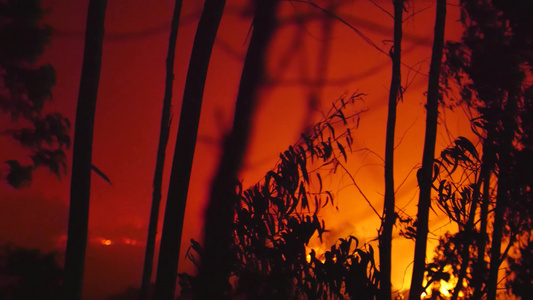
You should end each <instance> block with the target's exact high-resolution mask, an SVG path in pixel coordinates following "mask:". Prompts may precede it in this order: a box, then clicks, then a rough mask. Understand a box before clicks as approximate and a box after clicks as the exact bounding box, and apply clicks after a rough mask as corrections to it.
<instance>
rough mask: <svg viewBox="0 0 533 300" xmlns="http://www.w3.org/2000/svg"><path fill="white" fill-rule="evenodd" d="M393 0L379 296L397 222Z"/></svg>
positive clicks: (387, 293) (397, 73)
mask: <svg viewBox="0 0 533 300" xmlns="http://www.w3.org/2000/svg"><path fill="white" fill-rule="evenodd" d="M393 3H394V46H393V48H392V50H391V58H392V78H391V85H390V91H389V112H388V117H387V136H386V145H385V199H384V203H383V217H382V223H381V232H380V235H379V265H380V293H379V299H381V300H390V299H391V267H392V266H391V251H392V229H393V227H394V223H395V222H396V213H395V212H394V206H395V202H396V201H395V197H394V146H395V145H394V132H395V129H396V106H397V104H398V101H399V100H400V99H401V97H402V85H401V80H402V76H401V66H402V65H401V63H402V61H401V57H402V21H403V0H393Z"/></svg>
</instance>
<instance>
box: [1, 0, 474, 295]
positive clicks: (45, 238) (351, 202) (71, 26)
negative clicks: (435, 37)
mask: <svg viewBox="0 0 533 300" xmlns="http://www.w3.org/2000/svg"><path fill="white" fill-rule="evenodd" d="M201 2H202V1H184V7H183V9H182V18H181V24H180V30H179V34H178V43H177V49H178V50H177V53H176V67H175V76H176V77H175V81H174V98H173V107H174V109H173V114H174V120H173V123H172V125H173V126H172V131H171V136H170V141H169V145H170V147H169V148H168V149H167V168H166V170H165V174H166V176H165V178H166V181H168V175H169V171H170V170H169V167H170V159H171V157H172V151H173V149H172V148H173V145H174V141H175V136H176V132H177V124H178V120H177V118H179V108H180V105H181V96H182V93H183V86H184V81H185V75H186V70H187V66H188V59H189V54H190V51H191V47H192V41H193V38H194V33H195V30H196V22H197V19H198V16H199V13H200V11H201V7H202V5H201ZM247 2H248V1H245V0H239V1H228V2H227V9H226V12H225V14H224V17H223V19H222V23H221V25H220V29H219V33H218V36H217V42H216V43H215V49H214V51H213V56H212V59H211V65H210V69H209V74H208V79H207V83H206V90H205V95H204V100H203V108H202V117H201V123H200V129H199V140H198V145H197V148H196V151H197V152H196V154H195V162H194V165H193V172H192V177H191V188H190V189H189V203H188V205H187V213H186V220H185V232H184V236H183V241H184V242H183V243H182V256H183V254H184V253H185V252H184V250H185V249H186V248H187V247H188V241H189V239H190V238H199V237H200V234H201V230H202V228H201V226H202V225H201V220H202V214H203V208H204V203H205V197H206V195H207V192H208V189H209V183H210V179H211V175H212V171H213V168H214V167H215V166H216V162H217V158H218V150H219V142H220V139H221V136H222V134H223V133H224V132H225V130H228V129H229V125H230V124H231V119H232V109H233V104H234V101H235V98H236V93H237V89H238V84H239V78H240V72H241V67H242V62H243V59H244V55H245V53H246V45H247V44H246V43H247V34H248V32H249V26H250V21H251V18H250V16H249V14H248V15H244V14H243V13H242V7H243V3H247ZM318 2H319V3H322V4H324V3H327V2H328V1H318ZM329 2H331V3H344V2H345V3H344V4H340V5H339V6H338V7H337V12H338V14H339V16H341V17H342V18H343V19H344V20H346V21H347V22H348V23H350V24H351V25H352V26H353V27H355V28H357V29H358V30H360V31H361V32H362V33H364V35H366V36H367V37H368V38H369V39H370V40H371V41H372V42H373V43H374V44H375V47H377V48H380V49H381V50H382V51H384V52H385V53H388V51H389V47H390V46H391V44H392V43H391V41H390V40H391V39H392V23H393V20H392V18H391V17H390V16H388V15H387V14H386V13H385V12H383V11H382V10H380V9H379V8H378V7H376V6H375V5H374V4H372V3H371V2H370V1H366V0H359V1H342V0H338V1H329ZM375 2H376V3H378V4H380V5H382V6H383V8H385V9H386V10H388V11H392V9H391V6H392V5H391V3H389V2H391V1H388V0H387V1H382V0H380V1H375ZM44 3H45V7H48V8H50V13H49V14H48V16H47V17H46V22H47V24H49V25H51V26H52V27H54V28H55V29H56V34H55V36H54V37H53V39H52V43H51V45H50V46H49V47H48V48H47V50H46V52H45V54H44V56H43V58H42V60H41V61H42V62H49V63H51V64H52V65H53V66H54V67H55V69H56V72H57V85H56V87H55V88H54V102H53V103H50V104H49V105H48V106H47V108H46V109H47V110H50V111H58V112H61V113H63V114H64V115H66V116H68V117H69V118H70V120H71V121H74V114H75V107H76V100H77V93H78V85H79V78H80V72H81V61H82V54H83V37H84V27H85V19H86V9H87V3H88V1H87V0H83V1H70V0H46V1H44ZM173 5H174V1H172V0H161V1H144V0H129V1H109V3H108V11H107V16H106V36H105V39H104V49H103V60H102V73H101V78H100V89H99V94H98V104H97V112H96V121H95V122H96V124H95V136H94V149H93V163H94V164H95V165H96V166H97V167H98V168H100V169H101V170H102V171H103V172H104V173H106V174H107V176H108V177H109V178H110V179H111V181H112V182H113V185H112V186H110V185H108V184H107V183H106V182H105V181H103V180H101V179H100V178H98V177H96V176H93V183H92V195H91V211H90V224H89V234H90V241H91V243H90V245H89V248H88V252H87V266H86V270H87V272H86V285H85V290H84V295H85V296H86V297H88V299H99V298H102V297H103V295H105V294H109V293H118V292H120V291H123V290H125V288H126V287H127V286H128V285H135V286H138V285H139V283H140V279H141V272H142V259H143V255H144V240H145V238H146V231H147V224H148V217H149V209H150V201H151V192H152V186H151V183H152V177H153V172H154V164H155V157H156V148H157V138H158V136H159V122H160V116H161V106H162V98H163V89H164V73H165V72H164V60H165V58H166V57H165V56H166V49H167V43H168V34H169V26H170V19H171V14H172V8H173ZM408 5H409V7H408V9H409V12H408V13H407V15H409V14H410V13H412V12H413V11H417V12H419V13H417V14H416V15H414V16H412V17H410V18H409V19H408V20H406V21H405V22H404V43H403V57H402V59H403V62H404V64H405V65H406V66H404V67H403V68H402V83H403V85H404V86H405V85H408V88H407V91H406V93H405V95H404V100H403V102H402V103H401V104H400V105H399V106H398V121H397V122H398V123H397V129H396V136H397V143H398V147H397V149H396V154H395V155H396V166H395V168H396V169H395V173H396V175H395V180H396V185H397V186H398V185H399V184H400V183H401V182H402V181H403V180H404V179H405V178H407V179H406V181H405V183H404V184H403V185H402V187H401V188H399V190H398V194H397V202H398V203H397V206H398V207H400V208H404V207H405V209H406V212H407V213H409V214H410V215H411V216H415V214H416V203H417V201H418V198H417V191H416V180H415V176H414V175H415V173H414V172H412V173H410V172H411V170H412V169H413V168H414V167H416V166H417V165H419V163H420V161H421V158H422V145H423V135H424V123H425V115H424V107H423V105H424V102H425V99H424V96H423V92H424V91H425V89H426V86H427V76H426V75H424V74H427V71H428V69H429V61H430V55H431V43H432V33H433V24H434V10H435V7H434V1H425V0H422V1H410V2H408ZM281 7H282V9H281V11H280V15H281V16H282V17H281V18H282V20H289V19H292V18H293V17H294V16H295V15H307V14H312V15H313V16H320V15H321V14H320V12H319V11H317V10H316V9H314V8H312V7H310V6H309V5H306V4H302V3H297V2H288V1H286V2H283V4H282V5H281ZM458 17H459V15H458V9H457V7H456V6H454V5H448V18H447V20H448V23H447V27H446V35H447V37H448V38H457V37H458V36H459V35H460V29H461V28H460V26H459V25H458V23H456V20H457V19H458ZM324 22H326V21H324V19H323V18H315V19H314V21H310V22H306V23H305V24H304V25H298V24H297V23H295V22H284V23H283V26H281V27H280V28H279V30H278V32H277V33H276V35H275V39H274V41H273V44H272V47H271V49H270V52H269V57H268V61H269V65H268V69H269V74H268V78H269V79H270V80H269V81H268V84H265V86H264V87H263V91H262V97H261V99H260V101H261V102H260V105H259V108H258V112H257V114H256V116H255V125H254V129H253V138H252V140H251V143H250V147H249V154H248V156H247V158H246V163H245V168H244V170H243V172H242V179H243V181H244V185H245V186H247V185H251V184H253V183H255V182H256V181H257V180H259V179H260V178H261V177H262V176H263V174H264V173H265V172H266V171H267V170H269V169H271V168H272V167H273V166H274V164H275V163H276V161H277V159H278V154H279V152H281V151H283V150H284V149H285V148H287V147H288V145H290V144H292V143H294V142H295V141H296V140H297V139H298V137H299V135H300V132H301V130H302V128H304V126H306V125H310V124H312V123H313V122H314V121H316V120H318V118H319V117H320V112H321V111H327V110H328V109H329V107H330V105H331V102H332V101H334V100H336V99H337V98H338V97H339V96H341V95H342V94H345V93H348V94H351V93H353V92H355V91H359V92H363V93H365V94H368V95H367V96H365V97H364V103H363V104H361V108H363V109H367V110H368V111H367V112H366V113H364V114H363V115H362V117H361V122H360V127H359V129H358V130H357V131H355V132H353V138H354V142H355V147H354V150H355V149H363V148H367V149H370V150H372V151H373V152H375V153H376V155H374V154H371V153H370V152H368V151H359V152H356V153H354V154H353V155H351V156H350V157H349V162H348V168H349V169H350V171H351V172H352V175H353V176H354V177H355V179H356V181H357V183H358V185H359V186H360V187H361V188H362V189H363V191H364V192H365V194H366V196H367V197H369V198H370V199H371V200H372V201H373V204H374V206H375V207H376V208H377V209H378V211H381V209H382V205H383V203H382V198H383V197H382V194H383V190H384V188H383V181H384V180H383V162H382V161H381V159H380V158H379V157H378V156H382V154H383V153H384V148H385V124H386V104H387V100H388V87H389V84H390V69H391V65H390V59H389V58H388V56H386V55H385V54H383V53H382V52H380V51H379V50H378V49H376V48H375V47H374V46H372V45H370V44H369V43H367V42H365V41H364V40H363V39H362V38H361V36H360V35H358V34H357V33H355V32H354V30H352V29H350V28H348V27H347V26H346V25H343V24H341V23H340V22H338V21H336V20H333V21H332V22H331V24H332V27H331V32H330V33H329V34H328V35H327V36H325V34H324V32H325V31H324V30H323V29H324V24H325V23H324ZM324 45H327V46H324ZM291 47H292V48H291ZM320 53H325V54H327V56H326V57H324V56H322V55H321V54H320ZM407 66H409V67H411V68H412V69H415V70H417V71H412V70H410V69H409V68H408V67H407ZM417 72H419V73H420V74H417ZM319 79H323V80H324V85H323V87H322V88H317V87H316V86H315V87H314V88H315V89H314V91H315V92H317V91H318V93H319V95H318V96H319V98H318V99H319V100H318V102H317V105H316V109H315V110H309V105H308V104H309V99H310V97H309V95H310V93H311V92H312V91H313V89H311V88H310V86H309V85H308V84H305V82H310V81H316V80H319ZM441 116H442V114H441ZM466 120H467V118H466V117H465V115H464V113H463V112H462V111H460V110H458V112H457V113H451V112H447V113H446V120H445V123H446V124H447V126H448V129H449V130H450V132H451V134H452V135H453V136H457V135H464V136H471V135H470V129H469V126H468V124H467V123H466ZM2 124H3V123H2ZM440 124H441V125H442V124H444V119H442V118H441V120H440ZM452 140H453V139H452ZM5 141H7V140H6V139H5V138H3V137H2V140H1V142H5ZM450 141H451V140H450V137H449V136H448V135H447V134H446V133H445V131H444V129H443V127H442V126H440V127H439V137H438V141H437V151H440V149H442V148H443V147H445V146H446V145H448V144H449V142H450ZM11 144H12V143H11ZM11 147H12V148H10V149H11V150H10V153H9V158H13V156H17V155H18V156H19V157H23V156H21V155H22V154H19V152H21V149H20V148H17V147H16V146H15V145H13V146H11ZM437 153H438V152H437ZM2 155H3V154H2ZM69 155H70V154H69ZM1 158H2V159H4V157H3V156H2V157H1ZM5 159H8V157H7V155H6V158H5ZM408 175H409V176H408ZM344 180H346V179H344ZM344 183H347V181H343V182H341V184H340V185H338V183H336V185H333V186H332V187H330V189H331V190H332V191H333V192H334V193H337V201H339V202H338V204H339V210H340V212H328V211H325V212H324V217H325V218H326V226H327V227H329V228H335V230H333V233H332V236H330V237H329V238H331V239H335V238H337V237H340V236H336V235H342V236H345V235H347V234H354V235H356V236H357V237H358V238H359V239H360V241H362V242H364V241H368V240H370V239H372V238H374V237H375V236H376V233H377V229H378V227H379V219H378V217H377V216H376V215H375V214H373V213H372V211H371V210H370V209H369V207H368V205H367V204H366V203H365V202H364V200H363V199H362V197H361V195H360V194H359V193H358V192H357V191H356V190H355V188H353V187H346V188H343V189H339V188H338V186H341V187H344V186H345V184H344ZM69 186H70V182H69V175H66V176H64V178H63V179H62V180H57V179H55V178H54V177H53V175H50V174H48V173H47V171H45V170H41V171H39V172H38V173H37V175H36V176H35V177H34V182H33V185H32V187H31V188H29V189H26V190H22V191H15V190H13V189H12V188H10V187H8V186H7V185H6V184H5V183H2V185H1V186H0V188H1V190H2V193H3V194H4V191H5V195H6V197H3V198H4V199H3V201H2V202H0V205H1V206H2V207H1V208H2V209H0V214H2V215H1V216H0V220H3V221H0V225H1V226H0V228H4V230H5V233H2V234H1V235H0V237H1V242H5V241H13V242H15V243H17V244H20V245H22V246H32V247H43V248H44V249H47V250H50V249H53V248H54V247H56V246H57V245H61V243H64V240H62V238H63V239H64V235H65V234H66V224H67V211H68V209H67V205H68V197H69V196H68V195H69V193H68V191H69ZM167 189H168V187H167V186H166V185H164V187H163V191H164V194H165V193H166V191H167ZM15 203H16V204H15ZM162 208H164V203H162ZM41 216H42V217H41ZM161 218H162V217H161ZM433 219H434V221H433V223H432V224H431V225H430V229H435V228H438V227H440V226H441V225H443V224H445V223H446V220H445V219H443V218H439V217H435V216H433ZM2 222H3V223H2ZM15 226H16V227H17V228H16V229H15ZM6 229H7V230H6ZM126 239H129V240H130V241H129V242H126ZM103 240H110V241H111V245H108V246H106V245H103V244H102V243H100V242H101V241H103ZM131 240H135V241H137V242H136V244H135V245H133V244H132V242H131ZM413 247H414V243H413V242H412V241H406V240H403V239H400V238H399V239H395V240H394V243H393V253H394V254H393V255H394V256H393V284H394V288H393V289H400V288H402V287H403V288H407V287H408V284H407V283H406V282H404V275H406V277H405V280H409V278H410V272H411V270H410V269H409V270H408V271H407V272H406V268H408V265H409V262H410V261H412V256H413V254H412V252H413ZM428 251H430V252H432V251H433V246H432V245H430V246H429V247H428ZM190 268H191V264H190V262H185V263H181V264H180V271H184V270H189V269H190Z"/></svg>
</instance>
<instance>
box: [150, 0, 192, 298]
mask: <svg viewBox="0 0 533 300" xmlns="http://www.w3.org/2000/svg"><path fill="white" fill-rule="evenodd" d="M181 6H182V0H176V3H175V4H174V13H173V15H172V23H171V25H170V36H169V39H168V52H167V60H166V77H165V95H164V97H163V109H162V112H161V127H160V130H159V145H158V146H157V157H156V162H155V172H154V181H153V192H152V207H151V209H150V223H149V224H148V238H147V240H146V251H145V254H144V267H143V274H142V282H141V291H140V294H139V299H140V300H145V299H148V294H149V290H150V282H151V280H152V269H153V264H154V249H155V238H156V235H157V224H158V221H159V205H160V203H161V188H162V185H163V169H164V166H165V151H166V149H167V144H168V136H169V132H170V122H171V117H170V111H171V109H172V87H173V82H174V56H175V54H176V40H177V39H178V26H179V22H180V14H181Z"/></svg>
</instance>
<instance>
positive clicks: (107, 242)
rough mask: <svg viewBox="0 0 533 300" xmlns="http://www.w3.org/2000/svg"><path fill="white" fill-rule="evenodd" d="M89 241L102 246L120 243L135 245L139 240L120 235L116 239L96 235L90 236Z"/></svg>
mask: <svg viewBox="0 0 533 300" xmlns="http://www.w3.org/2000/svg"><path fill="white" fill-rule="evenodd" d="M90 242H91V243H93V244H99V245H103V246H111V245H121V244H123V245H129V246H137V245H138V244H139V241H137V240H135V239H131V238H127V237H122V238H120V239H118V240H115V239H113V240H112V239H108V238H104V237H96V238H91V239H90Z"/></svg>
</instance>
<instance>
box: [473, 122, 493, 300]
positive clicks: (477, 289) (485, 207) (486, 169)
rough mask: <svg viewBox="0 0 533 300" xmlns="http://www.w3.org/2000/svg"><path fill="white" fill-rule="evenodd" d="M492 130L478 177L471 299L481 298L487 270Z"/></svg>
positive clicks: (486, 143)
mask: <svg viewBox="0 0 533 300" xmlns="http://www.w3.org/2000/svg"><path fill="white" fill-rule="evenodd" d="M493 136H494V135H493V133H492V130H491V129H489V132H488V133H487V137H486V138H485V140H484V141H483V156H482V158H481V164H482V165H481V171H480V174H479V177H480V178H481V180H482V181H483V192H482V198H481V199H480V201H481V203H480V212H479V218H480V225H479V235H478V238H477V241H476V243H477V245H478V250H477V260H476V263H475V265H474V272H473V274H472V288H473V289H474V295H473V297H472V299H479V300H481V298H482V296H483V284H484V283H486V277H485V274H486V272H487V265H486V261H485V249H486V245H487V240H488V236H487V225H488V216H489V204H490V178H491V172H492V171H493V170H494V162H495V153H494V149H493V147H492V141H493Z"/></svg>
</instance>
